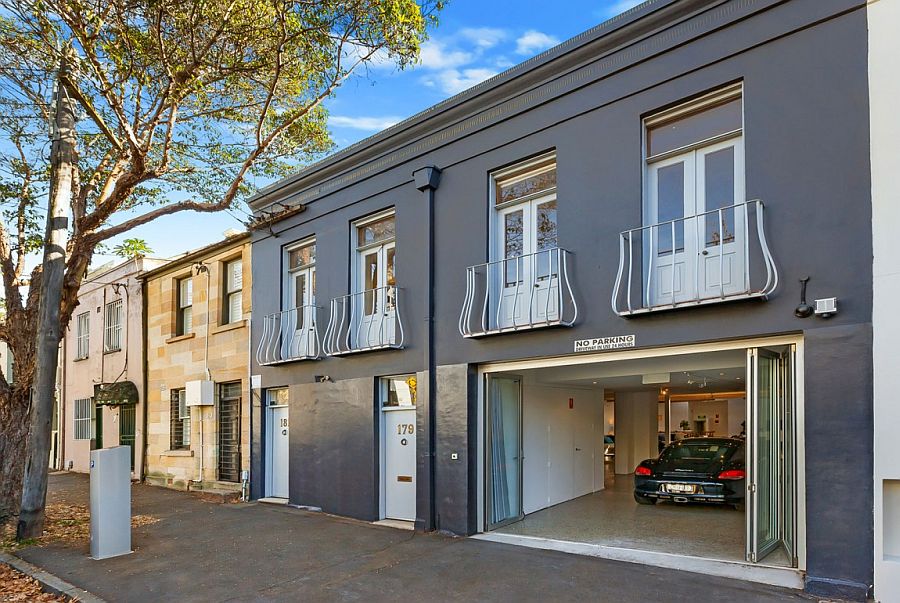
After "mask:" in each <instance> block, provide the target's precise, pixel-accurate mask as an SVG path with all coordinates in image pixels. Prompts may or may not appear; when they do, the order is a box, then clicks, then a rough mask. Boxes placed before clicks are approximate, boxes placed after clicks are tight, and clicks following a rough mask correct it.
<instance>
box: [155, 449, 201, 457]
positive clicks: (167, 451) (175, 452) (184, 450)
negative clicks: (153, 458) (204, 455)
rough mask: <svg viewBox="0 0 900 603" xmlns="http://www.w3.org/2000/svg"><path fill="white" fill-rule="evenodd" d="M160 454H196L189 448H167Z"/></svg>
mask: <svg viewBox="0 0 900 603" xmlns="http://www.w3.org/2000/svg"><path fill="white" fill-rule="evenodd" d="M159 456H194V451H193V450H190V449H187V448H185V449H183V450H166V451H164V452H163V453H162V454H160V455H159Z"/></svg>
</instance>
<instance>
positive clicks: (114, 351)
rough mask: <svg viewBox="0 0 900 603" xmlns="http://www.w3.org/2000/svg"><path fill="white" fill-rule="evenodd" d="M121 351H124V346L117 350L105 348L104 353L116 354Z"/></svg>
mask: <svg viewBox="0 0 900 603" xmlns="http://www.w3.org/2000/svg"><path fill="white" fill-rule="evenodd" d="M121 351H122V348H118V349H115V350H103V355H104V356H106V355H107V354H116V353H118V352H121Z"/></svg>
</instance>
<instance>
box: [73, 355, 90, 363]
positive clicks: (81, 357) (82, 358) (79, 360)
mask: <svg viewBox="0 0 900 603" xmlns="http://www.w3.org/2000/svg"><path fill="white" fill-rule="evenodd" d="M88 358H90V356H80V357H78V358H74V359H73V360H72V362H81V361H82V360H87V359H88Z"/></svg>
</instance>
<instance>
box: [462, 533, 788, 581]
mask: <svg viewBox="0 0 900 603" xmlns="http://www.w3.org/2000/svg"><path fill="white" fill-rule="evenodd" d="M471 538H474V539H476V540H486V541H490V542H500V543H503V544H513V545H517V546H525V547H530V548H535V549H544V550H549V551H560V552H562V553H571V554H573V555H587V556H589V557H600V558H602V559H612V560H614V561H625V562H628V563H639V564H642V565H653V566H656V567H665V568H668V569H675V570H681V571H685V572H694V573H697V574H707V575H710V576H721V577H723V578H733V579H735V580H746V581H748V582H759V583H761V584H770V585H772V586H781V587H784V588H793V589H795V590H803V587H804V583H803V575H804V572H802V571H801V570H798V569H794V568H788V567H778V566H774V565H764V564H759V563H745V562H741V561H725V560H720V559H706V558H704V557H690V556H688V555H675V554H673V553H659V552H655V551H642V550H638V549H627V548H622V547H615V546H606V545H602V544H589V543H586V542H571V541H568V540H555V539H552V538H540V537H537V536H521V535H518V534H502V533H499V532H487V533H484V534H476V535H474V536H471Z"/></svg>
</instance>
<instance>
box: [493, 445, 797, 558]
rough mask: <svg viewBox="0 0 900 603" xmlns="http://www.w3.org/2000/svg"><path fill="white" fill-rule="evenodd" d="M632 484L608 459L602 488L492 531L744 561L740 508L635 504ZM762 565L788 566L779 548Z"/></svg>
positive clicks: (742, 517) (743, 531)
mask: <svg viewBox="0 0 900 603" xmlns="http://www.w3.org/2000/svg"><path fill="white" fill-rule="evenodd" d="M633 482H634V480H633V478H632V477H631V476H630V475H615V474H614V473H613V472H612V463H610V462H609V461H607V462H606V475H605V480H604V485H605V489H604V490H601V491H600V492H595V493H594V494H589V495H587V496H582V497H580V498H576V499H574V500H570V501H567V502H564V503H561V504H558V505H555V506H553V507H549V508H547V509H542V510H540V511H537V512H535V513H532V514H530V515H527V516H526V517H525V519H523V520H522V521H519V522H517V523H514V524H510V525H508V526H504V527H502V528H499V529H498V530H496V532H500V533H505V534H515V535H519V536H532V537H537V538H549V539H554V540H566V541H570V542H584V543H588V544H601V545H605V546H615V547H621V548H628V549H638V550H644V551H654V552H660V553H672V554H676V555H689V556H693V557H704V558H707V559H721V560H725V561H739V562H743V561H744V560H745V559H744V540H745V531H746V524H745V519H744V513H743V512H740V511H736V510H735V509H734V508H733V507H730V506H729V507H726V506H720V505H701V504H676V503H668V502H661V503H657V504H656V505H639V504H637V503H636V502H635V501H634V498H633ZM762 564H763V565H776V566H780V567H788V566H789V565H790V564H789V563H788V559H787V556H786V555H785V554H784V553H783V552H782V551H780V550H779V551H775V552H773V553H771V554H770V555H769V556H768V557H766V558H765V559H764V560H763V562H762Z"/></svg>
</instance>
